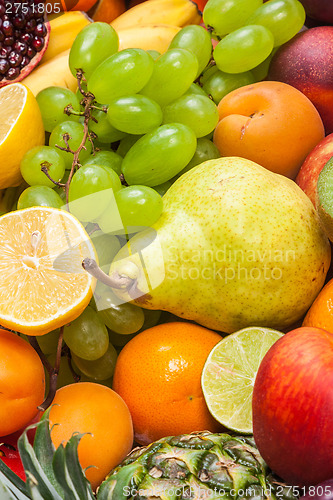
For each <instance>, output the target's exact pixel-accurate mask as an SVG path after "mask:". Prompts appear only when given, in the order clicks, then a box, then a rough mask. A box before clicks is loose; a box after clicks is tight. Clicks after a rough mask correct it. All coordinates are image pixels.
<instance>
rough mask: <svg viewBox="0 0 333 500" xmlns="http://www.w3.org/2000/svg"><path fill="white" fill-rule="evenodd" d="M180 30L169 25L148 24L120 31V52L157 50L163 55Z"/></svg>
mask: <svg viewBox="0 0 333 500" xmlns="http://www.w3.org/2000/svg"><path fill="white" fill-rule="evenodd" d="M180 29H181V28H180V27H179V26H171V25H169V24H146V25H141V26H140V25H139V26H133V27H130V28H126V29H121V30H118V31H117V33H118V36H119V50H123V49H131V48H132V49H143V50H157V51H158V52H160V53H161V54H163V53H164V52H166V51H167V50H168V47H169V45H170V42H171V40H172V39H173V37H174V36H175V35H176V34H177V33H178V31H180Z"/></svg>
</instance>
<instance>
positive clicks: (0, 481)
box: [0, 460, 29, 500]
mask: <svg viewBox="0 0 333 500" xmlns="http://www.w3.org/2000/svg"><path fill="white" fill-rule="evenodd" d="M1 464H2V465H5V464H4V463H3V462H2V460H0V469H2V466H1ZM7 469H9V467H7ZM9 470H10V469H9ZM10 472H11V473H12V474H14V472H13V471H12V470H10ZM14 476H15V477H16V478H17V479H20V478H19V477H18V476H16V474H14ZM20 481H21V479H20ZM22 483H23V484H24V488H25V483H24V482H23V481H22ZM3 491H4V493H3ZM5 494H6V495H7V496H5ZM8 495H11V496H8ZM0 498H1V500H7V498H8V499H10V500H12V499H14V500H29V497H28V496H27V494H26V493H25V492H24V491H23V490H22V489H20V488H19V487H17V486H16V485H15V483H14V482H12V480H11V479H10V474H8V475H7V473H3V472H2V470H0Z"/></svg>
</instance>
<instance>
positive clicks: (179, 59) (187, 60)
mask: <svg viewBox="0 0 333 500" xmlns="http://www.w3.org/2000/svg"><path fill="white" fill-rule="evenodd" d="M197 72H198V59H197V57H196V56H195V55H194V54H193V52H190V51H189V50H187V49H170V50H168V51H167V52H165V53H164V54H162V55H161V56H160V57H159V58H158V59H156V61H155V63H154V71H153V74H152V76H151V78H150V79H149V81H148V83H147V84H146V85H145V86H144V87H143V89H142V90H141V91H140V94H143V95H146V96H147V97H150V98H151V99H153V100H154V101H156V102H157V103H158V104H159V105H160V106H165V104H168V103H169V102H171V101H174V100H175V99H177V98H178V97H180V96H181V95H183V94H184V92H186V91H187V90H188V88H189V87H190V85H191V83H192V82H193V80H194V79H195V77H196V75H197Z"/></svg>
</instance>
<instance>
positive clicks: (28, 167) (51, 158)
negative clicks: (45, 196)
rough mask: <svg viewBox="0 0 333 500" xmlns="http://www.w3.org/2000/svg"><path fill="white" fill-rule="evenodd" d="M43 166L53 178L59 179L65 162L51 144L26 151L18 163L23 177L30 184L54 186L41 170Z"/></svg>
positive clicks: (61, 176) (62, 174) (62, 173)
mask: <svg viewBox="0 0 333 500" xmlns="http://www.w3.org/2000/svg"><path fill="white" fill-rule="evenodd" d="M43 166H45V167H46V168H47V171H48V174H49V175H50V177H51V178H52V179H53V180H55V181H57V182H59V181H61V179H62V178H63V176H64V173H65V162H64V160H63V159H62V157H61V156H60V154H59V153H58V150H57V149H55V148H52V147H51V146H35V147H34V148H32V149H29V151H27V153H26V154H25V155H24V156H23V158H22V160H21V164H20V170H21V174H22V177H23V179H24V180H25V182H26V183H27V184H30V186H36V185H39V186H49V187H55V184H54V183H53V182H52V181H50V179H48V178H47V176H46V175H45V174H44V172H42V170H41V168H42V167H43Z"/></svg>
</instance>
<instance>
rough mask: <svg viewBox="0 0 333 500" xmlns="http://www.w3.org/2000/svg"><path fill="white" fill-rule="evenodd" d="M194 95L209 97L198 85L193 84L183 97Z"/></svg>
mask: <svg viewBox="0 0 333 500" xmlns="http://www.w3.org/2000/svg"><path fill="white" fill-rule="evenodd" d="M193 94H196V95H203V96H205V97H208V96H207V93H206V92H205V91H204V90H203V88H202V87H200V85H198V84H197V83H192V84H191V85H190V88H189V89H188V90H187V91H186V92H185V93H184V94H183V95H193Z"/></svg>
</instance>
